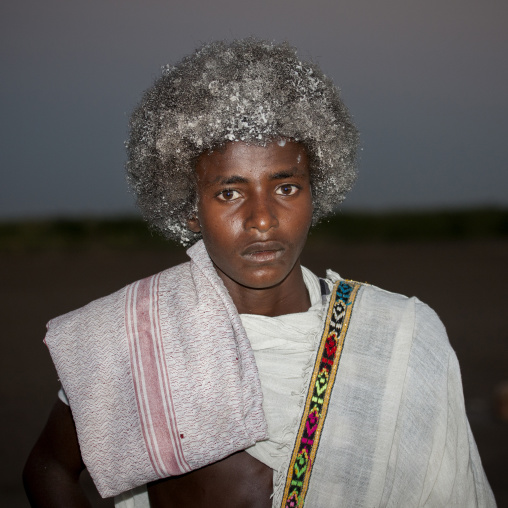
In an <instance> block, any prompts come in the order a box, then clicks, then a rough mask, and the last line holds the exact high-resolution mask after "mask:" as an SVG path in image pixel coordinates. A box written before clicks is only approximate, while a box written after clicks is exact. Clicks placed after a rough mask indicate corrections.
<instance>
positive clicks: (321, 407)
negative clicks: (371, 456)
mask: <svg viewBox="0 0 508 508" xmlns="http://www.w3.org/2000/svg"><path fill="white" fill-rule="evenodd" d="M360 286H361V284H359V283H358V282H352V281H347V282H346V281H338V282H337V283H336V284H335V285H334V287H333V290H332V296H331V299H330V305H329V307H328V316H327V318H326V323H325V329H324V331H323V336H322V338H321V344H320V347H319V351H318V354H317V357H316V363H315V364H314V371H313V373H312V379H311V381H310V385H309V391H308V394H307V401H306V404H305V410H304V412H303V416H302V420H301V423H300V429H299V431H298V435H297V438H296V443H295V447H294V450H293V455H292V457H291V462H290V464H289V469H288V474H287V480H286V486H285V489H284V496H283V498H282V504H281V507H282V508H301V507H303V504H304V501H305V495H306V494H307V488H308V486H309V480H310V475H311V471H312V465H313V463H314V457H315V456H316V452H317V449H318V445H319V439H320V436H321V430H322V429H323V425H324V423H325V418H326V412H327V410H328V403H329V401H330V394H331V392H332V388H333V384H334V382H335V376H336V375H337V368H338V366H339V360H340V356H341V354H342V348H343V346H344V339H345V337H346V332H347V328H348V324H349V319H350V317H351V311H352V309H353V303H354V301H355V298H356V294H357V292H358V289H359V288H360Z"/></svg>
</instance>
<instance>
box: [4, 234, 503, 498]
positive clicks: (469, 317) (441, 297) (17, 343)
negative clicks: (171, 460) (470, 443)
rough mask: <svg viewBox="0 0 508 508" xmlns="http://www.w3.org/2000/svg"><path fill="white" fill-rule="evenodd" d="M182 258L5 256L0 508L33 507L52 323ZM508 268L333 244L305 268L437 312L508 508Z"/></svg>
mask: <svg viewBox="0 0 508 508" xmlns="http://www.w3.org/2000/svg"><path fill="white" fill-rule="evenodd" d="M185 259H186V256H185V253H184V251H183V250H161V249H151V250H142V249H141V250H140V249H137V250H134V249H131V250H128V251H124V252H122V251H119V250H118V249H103V250H101V249H100V248H97V247H94V248H93V249H91V250H90V249H87V250H84V251H83V250H80V251H77V250H76V251H69V250H60V251H38V252H19V253H12V252H10V253H2V254H0V303H1V308H2V321H1V322H2V329H3V337H4V338H3V348H4V349H3V354H2V355H0V358H1V360H0V361H1V368H0V372H1V375H2V383H1V400H2V405H1V414H0V421H1V425H2V440H1V445H0V446H1V448H0V452H1V456H2V459H3V460H2V461H1V463H0V468H1V483H0V504H1V505H2V506H8V507H10V508H22V507H27V506H28V502H27V501H26V500H25V498H24V494H23V491H22V486H21V480H20V477H21V469H22V466H23V463H24V460H25V458H26V456H27V454H28V452H29V450H30V448H31V446H32V445H33V442H34V441H35V439H36V437H37V435H38V433H39V432H40V430H41V428H42V426H43V424H44V421H45V419H46V417H47V415H48V411H49V408H50V406H51V404H52V403H53V401H54V400H55V397H56V391H57V388H58V381H57V377H56V374H55V372H54V369H53V366H52V364H51V360H50V358H49V354H48V352H47V350H46V348H45V346H44V345H43V343H42V339H43V336H44V332H45V323H46V322H47V321H48V319H50V318H52V317H55V316H57V315H59V314H62V313H65V312H67V311H69V310H72V309H74V308H76V307H79V306H82V305H84V304H86V303H87V302H89V301H90V300H92V299H94V298H98V297H100V296H103V295H105V294H108V293H111V292H113V291H115V290H116V289H119V288H120V287H122V286H123V285H125V284H127V283H129V282H132V281H134V280H136V279H139V278H141V277H144V276H147V275H150V274H152V273H155V272H157V271H160V270H162V269H164V268H166V267H168V266H171V265H173V264H175V263H178V262H181V261H185ZM507 260H508V240H497V241H496V240H484V241H480V240H475V241H473V240H470V241H466V240H461V241H455V242H452V241H440V242H411V243H410V242H401V243H393V242H391V243H350V242H349V243H336V244H335V243H334V244H332V245H328V244H325V243H324V242H323V240H320V239H315V240H312V238H311V242H310V244H309V246H308V248H307V249H306V252H305V255H304V259H303V263H304V264H305V265H306V266H308V267H309V268H311V269H312V270H314V271H315V272H316V273H317V274H318V275H324V270H325V269H326V268H333V269H334V270H335V271H338V272H339V273H340V274H341V275H342V276H343V277H345V278H350V279H355V280H359V281H361V282H369V283H372V284H375V285H377V286H380V287H382V288H384V289H388V290H390V291H394V292H400V293H403V294H406V295H409V296H412V295H416V296H418V297H419V298H420V299H421V300H423V301H424V302H426V303H428V304H429V305H430V306H431V307H433V308H434V309H435V310H436V311H437V313H438V314H439V316H440V317H441V319H442V321H443V322H444V324H445V326H446V328H447V330H448V333H449V336H450V341H451V343H452V345H453V347H454V348H455V350H456V352H457V356H458V358H459V362H460V364H461V369H462V375H463V383H464V392H465V398H466V406H467V410H468V416H469V420H470V423H471V427H472V429H473V433H474V435H475V438H476V441H477V444H478V448H479V451H480V455H481V457H482V461H483V464H484V468H485V471H486V472H487V476H488V478H489V481H490V483H491V485H492V488H493V490H494V493H495V495H496V498H497V502H498V505H499V507H508V483H507V482H506V471H507V470H508V422H503V421H501V420H500V419H499V418H498V417H497V414H496V410H495V393H496V389H497V388H498V387H499V386H500V385H501V383H503V382H507V381H508V368H507V366H508V326H507V324H508V319H507V314H506V309H507V308H508V292H507V287H508V270H507V269H506V262H507ZM95 506H111V503H108V502H104V503H101V502H99V501H96V504H95Z"/></svg>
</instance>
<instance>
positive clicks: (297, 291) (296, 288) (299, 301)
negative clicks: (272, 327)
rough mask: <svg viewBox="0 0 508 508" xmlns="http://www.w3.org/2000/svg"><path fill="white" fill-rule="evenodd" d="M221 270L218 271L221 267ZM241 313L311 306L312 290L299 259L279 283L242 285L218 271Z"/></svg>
mask: <svg viewBox="0 0 508 508" xmlns="http://www.w3.org/2000/svg"><path fill="white" fill-rule="evenodd" d="M218 272H219V271H218ZM219 276H220V277H221V278H222V280H223V281H224V284H225V286H226V288H227V289H228V291H229V294H230V295H231V298H232V299H233V302H234V304H235V305H236V308H237V310H238V313H239V314H259V315H262V316H271V317H273V316H281V315H283V314H293V313H295V312H306V311H307V310H308V309H309V307H310V306H311V303H310V297H309V292H308V291H307V286H306V285H305V282H304V280H303V275H302V269H301V266H300V264H299V263H297V264H296V265H295V266H294V267H293V269H292V270H291V272H290V273H289V274H288V276H287V277H286V278H285V279H284V280H283V281H282V282H280V283H279V284H277V285H275V286H272V287H269V288H263V289H253V288H248V287H245V286H239V285H238V284H236V283H235V282H233V281H231V279H227V278H225V277H224V274H222V273H220V272H219Z"/></svg>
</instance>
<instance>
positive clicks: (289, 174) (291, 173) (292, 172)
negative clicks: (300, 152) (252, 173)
mask: <svg viewBox="0 0 508 508" xmlns="http://www.w3.org/2000/svg"><path fill="white" fill-rule="evenodd" d="M303 174H304V172H303V171H299V170H298V168H291V169H289V170H287V171H278V172H277V173H273V174H271V175H270V180H284V179H285V178H294V177H295V176H302V175H303Z"/></svg>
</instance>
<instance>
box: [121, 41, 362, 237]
mask: <svg viewBox="0 0 508 508" xmlns="http://www.w3.org/2000/svg"><path fill="white" fill-rule="evenodd" d="M281 138H282V139H291V140H294V141H297V142H300V143H302V144H303V145H304V146H305V148H306V150H307V155H308V158H309V165H310V177H311V185H312V192H313V204H314V215H313V224H316V223H317V222H318V221H319V219H321V218H322V217H324V216H326V215H328V214H331V213H332V212H333V210H334V207H335V206H336V205H337V204H338V203H340V202H341V201H342V200H343V199H344V197H345V195H346V193H347V192H348V191H349V190H350V189H351V187H352V185H353V183H354V181H355V179H356V165H357V164H356V156H357V147H358V131H357V130H356V128H355V126H354V125H353V123H352V120H351V116H350V114H349V112H348V110H347V108H346V106H345V105H344V103H343V102H342V100H341V98H340V95H339V90H338V89H337V87H336V86H335V85H334V84H333V82H332V81H331V80H330V79H329V78H328V77H326V76H325V75H324V74H323V72H322V71H321V70H320V69H319V68H318V67H317V66H316V65H314V64H313V63H309V62H302V61H300V60H299V59H298V57H297V54H296V49H295V48H293V47H291V46H290V45H289V44H287V43H282V44H276V43H273V42H268V41H262V40H258V39H254V38H248V39H241V40H235V41H233V42H231V43H227V42H224V41H218V42H213V43H211V44H206V45H204V46H202V47H201V48H199V49H197V50H196V51H195V52H194V53H193V54H192V55H189V56H187V57H185V58H184V59H183V60H181V62H179V63H178V64H177V65H175V66H166V67H163V71H162V76H161V77H160V78H158V79H157V80H156V81H155V83H154V85H153V86H152V87H151V88H149V89H148V90H147V91H146V92H145V93H144V95H143V98H142V100H141V102H140V104H139V105H138V106H137V108H136V109H135V110H134V112H133V113H132V116H131V118H130V133H129V139H128V141H127V143H126V146H127V152H128V160H127V180H128V183H129V185H130V186H131V189H132V190H133V191H134V193H135V194H136V196H137V205H138V207H139V208H140V209H141V211H142V213H143V216H144V218H145V219H146V220H147V221H148V223H149V224H150V226H151V227H152V228H154V229H156V230H158V231H160V232H161V233H162V234H163V235H164V236H166V237H168V238H170V239H173V240H176V241H179V242H180V243H182V244H183V245H188V244H190V243H194V242H195V241H196V240H198V239H199V238H200V234H198V233H193V232H191V231H190V230H189V229H188V228H187V220H188V219H189V218H191V217H192V216H193V215H195V214H196V207H197V202H196V199H197V198H196V187H195V186H196V179H195V175H194V168H195V163H196V160H197V158H198V157H199V155H200V154H202V153H203V152H205V151H212V150H214V149H217V148H218V147H220V146H223V145H224V144H225V143H227V142H230V141H243V142H247V143H252V144H257V145H262V146H266V144H267V143H269V142H271V141H273V140H275V139H281Z"/></svg>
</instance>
